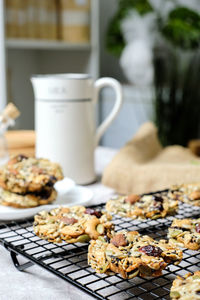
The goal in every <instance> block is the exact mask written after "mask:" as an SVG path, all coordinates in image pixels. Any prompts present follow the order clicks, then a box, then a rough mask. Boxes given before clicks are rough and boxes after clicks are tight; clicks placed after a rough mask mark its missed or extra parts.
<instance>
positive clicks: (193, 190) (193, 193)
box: [168, 183, 200, 206]
mask: <svg viewBox="0 0 200 300" xmlns="http://www.w3.org/2000/svg"><path fill="white" fill-rule="evenodd" d="M168 195H169V197H170V198H172V199H174V200H179V201H181V202H184V203H187V204H190V205H194V206H200V183H190V184H181V185H175V186H173V187H172V188H171V189H170V191H169V193H168Z"/></svg>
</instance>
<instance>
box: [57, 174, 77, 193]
mask: <svg viewBox="0 0 200 300" xmlns="http://www.w3.org/2000/svg"><path fill="white" fill-rule="evenodd" d="M74 187H75V182H74V181H73V180H72V179H70V178H68V177H65V178H64V179H63V180H59V181H57V182H56V183H55V184H54V188H55V189H56V191H57V192H58V193H59V194H65V193H67V192H69V191H70V190H71V189H73V188H74Z"/></svg>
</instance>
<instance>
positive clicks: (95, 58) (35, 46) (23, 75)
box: [0, 0, 100, 129]
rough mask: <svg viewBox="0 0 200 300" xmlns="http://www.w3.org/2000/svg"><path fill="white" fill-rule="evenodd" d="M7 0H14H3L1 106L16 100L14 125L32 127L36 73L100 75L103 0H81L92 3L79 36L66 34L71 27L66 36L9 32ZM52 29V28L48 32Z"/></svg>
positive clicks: (0, 16)
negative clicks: (87, 27) (23, 35)
mask: <svg viewBox="0 0 200 300" xmlns="http://www.w3.org/2000/svg"><path fill="white" fill-rule="evenodd" d="M50 1H51V2H54V3H61V2H60V1H61V0H48V1H47V2H46V3H48V4H49V3H50ZM18 2H20V1H18ZM71 2H72V1H71ZM71 2H70V3H71ZM8 3H11V2H6V0H2V1H0V66H1V68H0V109H3V107H4V106H5V105H6V103H7V102H9V101H12V102H14V103H15V104H16V106H17V107H18V108H19V110H20V111H21V116H20V118H19V119H18V120H17V121H16V125H15V129H24V128H26V129H33V128H34V97H33V90H32V86H31V82H30V77H31V76H32V75H33V74H55V73H89V74H91V76H92V77H93V78H94V79H96V78H98V77H99V61H100V59H99V48H100V47H99V34H100V29H99V4H100V2H99V0H92V1H89V0H85V1H82V2H81V5H82V4H84V5H88V7H89V8H88V9H89V10H88V12H87V13H88V18H89V21H88V22H89V23H88V25H87V26H89V29H88V30H89V36H88V37H87V36H84V33H83V37H82V36H81V35H77V37H76V35H75V33H76V32H71V35H67V33H66V32H68V34H69V30H68V31H66V28H65V29H63V30H65V33H63V36H60V35H59V32H57V36H55V37H54V38H55V39H52V38H49V39H47V38H45V37H43V38H41V37H38V38H37V37H33V38H32V37H31V36H30V37H20V36H17V35H16V36H13V37H12V35H7V34H6V33H8V31H7V28H8V26H7V23H8V13H7V8H8V7H7V5H8ZM13 3H15V1H14V2H13ZM27 3H28V2H27ZM65 3H69V2H66V1H65ZM77 3H79V2H77ZM81 9H82V8H81ZM65 12H66V11H65ZM38 13H39V12H38ZM78 14H79V13H78ZM65 19H66V18H65ZM57 26H58V24H57ZM58 28H60V27H58ZM58 28H57V30H58ZM50 31H51V30H50V29H49V30H48V32H50ZM37 32H40V31H37ZM79 33H80V31H79ZM60 34H61V33H60ZM64 34H65V35H64ZM70 38H71V39H70ZM62 39H63V40H62Z"/></svg>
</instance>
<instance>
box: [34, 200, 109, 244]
mask: <svg viewBox="0 0 200 300" xmlns="http://www.w3.org/2000/svg"><path fill="white" fill-rule="evenodd" d="M110 220H111V216H110V215H108V214H102V212H101V211H96V210H94V209H91V208H85V207H84V206H73V207H69V208H68V207H59V208H56V209H53V210H51V211H50V212H46V211H42V212H40V213H39V214H37V215H36V216H35V218H34V224H33V228H34V232H35V234H36V235H37V236H39V237H40V238H42V239H46V240H48V241H49V242H53V243H61V242H62V241H65V242H67V243H77V242H80V243H85V242H88V241H89V240H90V239H97V238H98V237H99V236H104V235H106V236H107V235H108V236H109V235H110V233H111V230H112V229H113V225H112V223H111V222H109V221H110Z"/></svg>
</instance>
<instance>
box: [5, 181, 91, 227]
mask: <svg viewBox="0 0 200 300" xmlns="http://www.w3.org/2000/svg"><path fill="white" fill-rule="evenodd" d="M64 180H65V183H66V182H67V180H66V178H65V179H63V180H62V181H64ZM56 190H57V192H58V197H57V199H56V201H55V202H54V203H53V204H49V205H41V206H37V207H33V208H23V209H19V208H13V207H8V206H3V205H0V220H3V221H12V220H19V219H23V218H30V217H32V216H34V215H35V214H37V213H38V212H39V211H41V210H47V211H49V210H51V209H53V208H56V207H58V206H60V205H62V206H73V205H86V204H89V202H90V201H91V200H92V198H93V192H92V191H91V190H90V189H88V188H86V187H82V186H75V187H74V188H70V189H67V188H66V191H64V189H63V188H61V189H59V185H58V184H57V186H56Z"/></svg>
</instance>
